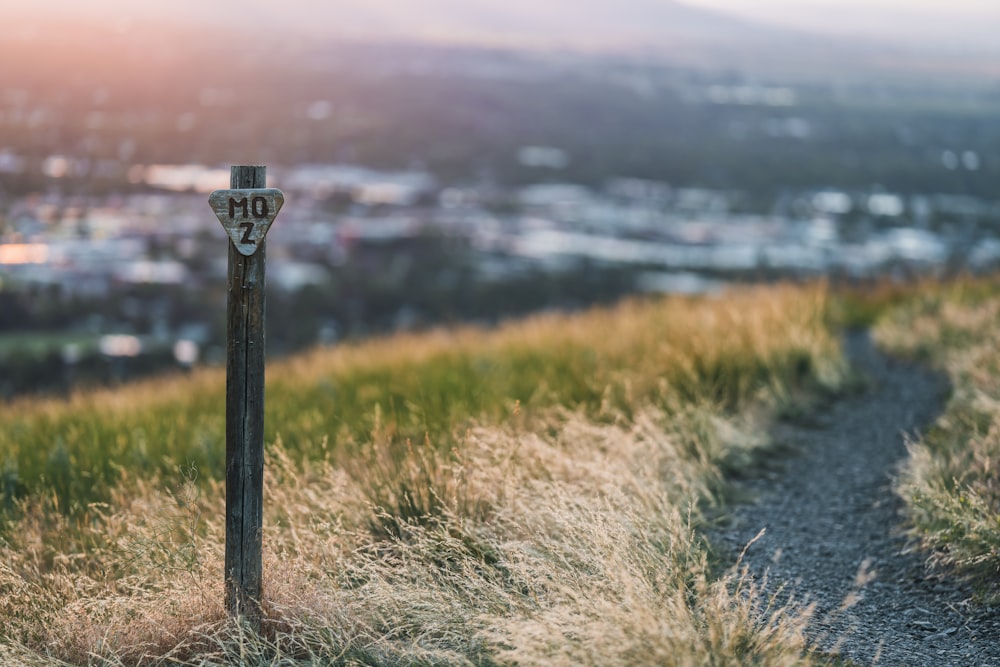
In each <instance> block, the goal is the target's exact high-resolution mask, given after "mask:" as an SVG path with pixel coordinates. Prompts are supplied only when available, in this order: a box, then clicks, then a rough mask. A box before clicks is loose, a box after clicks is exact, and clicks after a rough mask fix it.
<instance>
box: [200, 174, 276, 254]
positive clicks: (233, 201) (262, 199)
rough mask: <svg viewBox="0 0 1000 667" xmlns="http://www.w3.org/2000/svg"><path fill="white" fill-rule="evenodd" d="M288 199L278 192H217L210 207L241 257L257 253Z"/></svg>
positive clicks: (264, 190)
mask: <svg viewBox="0 0 1000 667" xmlns="http://www.w3.org/2000/svg"><path fill="white" fill-rule="evenodd" d="M284 202H285V197H284V195H283V194H282V192H281V190H277V189H275V188H256V189H247V190H216V191H215V192H213V193H212V194H211V195H209V197H208V203H209V204H211V206H212V210H213V211H215V215H216V217H217V218H219V222H221V223H222V227H223V228H224V229H225V230H226V233H227V234H229V238H230V239H231V240H232V242H233V245H235V246H236V250H238V251H239V253H240V254H241V255H245V256H247V257H249V256H250V255H252V254H254V253H255V252H256V251H257V247H258V246H259V244H260V243H261V242H263V240H264V237H265V236H266V235H267V230H268V229H270V227H271V223H272V222H273V221H274V218H275V216H276V215H278V211H279V210H280V209H281V205H282V204H283V203H284Z"/></svg>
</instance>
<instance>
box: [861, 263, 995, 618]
mask: <svg viewBox="0 0 1000 667" xmlns="http://www.w3.org/2000/svg"><path fill="white" fill-rule="evenodd" d="M875 335H876V339H877V340H878V342H879V343H880V344H881V345H882V346H883V347H884V348H886V349H887V350H889V351H890V352H893V353H895V354H898V355H905V356H909V357H911V358H914V359H918V360H920V361H923V362H926V363H931V364H934V365H936V366H938V367H939V368H941V369H942V370H943V371H944V372H946V373H947V374H948V377H949V379H950V381H951V384H952V387H953V391H952V396H951V398H950V400H949V402H948V406H947V409H946V411H945V413H944V415H942V417H941V418H940V419H939V420H938V421H937V423H936V424H935V425H934V428H933V429H931V430H930V431H929V432H928V433H926V434H925V435H924V436H923V437H922V438H921V439H920V440H919V441H917V442H914V443H913V444H912V445H911V447H910V460H909V462H908V465H907V467H906V470H905V472H904V475H903V476H902V478H901V480H900V482H899V491H900V493H901V494H902V496H903V497H904V498H905V500H906V502H907V504H908V506H909V510H910V518H911V520H912V522H913V527H914V534H915V536H917V537H918V538H919V539H920V540H921V541H922V543H923V544H924V545H925V546H926V547H928V548H930V549H931V550H932V554H933V556H934V560H936V561H937V562H938V563H940V564H943V565H945V566H947V567H950V568H953V569H955V570H957V571H959V572H961V573H964V574H966V575H968V576H970V577H972V578H973V579H974V580H975V581H977V582H978V583H979V584H980V591H981V594H982V595H983V596H984V598H986V599H990V600H992V601H996V600H997V599H998V596H1000V583H998V582H1000V577H998V574H1000V475H998V467H997V466H998V463H1000V294H998V290H997V289H996V286H995V285H994V284H991V283H990V282H985V281H984V282H967V283H961V284H956V285H950V286H947V287H942V286H937V287H934V286H930V285H927V286H925V289H923V290H921V293H920V296H918V297H914V298H911V299H910V300H909V301H908V302H907V303H905V304H904V305H901V306H899V307H897V308H895V309H893V310H891V311H890V312H889V313H888V314H887V315H886V316H885V317H883V318H882V319H881V320H880V322H879V324H878V326H877V327H876V329H875Z"/></svg>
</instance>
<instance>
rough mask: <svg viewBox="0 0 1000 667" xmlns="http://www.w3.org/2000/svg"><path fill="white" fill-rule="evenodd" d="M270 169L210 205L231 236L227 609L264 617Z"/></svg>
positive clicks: (251, 619)
mask: <svg viewBox="0 0 1000 667" xmlns="http://www.w3.org/2000/svg"><path fill="white" fill-rule="evenodd" d="M266 181H267V168H266V167H244V166H235V167H232V169H231V174H230V181H229V183H230V187H231V188H232V189H231V190H216V191H215V192H213V193H212V194H211V195H209V197H208V201H209V204H210V205H211V206H212V210H213V211H215V215H216V216H218V218H219V221H220V222H221V223H222V226H223V227H224V228H225V230H226V232H227V233H228V234H229V239H230V243H229V277H228V282H227V288H228V304H227V308H226V317H227V320H226V558H225V568H226V570H225V584H226V609H227V610H228V611H229V615H230V616H233V617H240V616H242V617H243V618H244V619H245V620H246V621H247V623H249V624H250V626H251V627H252V628H254V630H258V631H259V630H260V618H261V608H260V601H261V569H262V568H261V527H262V524H263V498H264V237H265V236H266V235H267V230H268V229H269V228H270V227H271V223H272V222H273V221H274V217H275V216H276V215H277V214H278V210H279V209H280V208H281V205H282V204H283V203H284V196H283V195H282V193H281V191H280V190H275V189H273V188H265V185H266Z"/></svg>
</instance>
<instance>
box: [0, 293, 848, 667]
mask: <svg viewBox="0 0 1000 667" xmlns="http://www.w3.org/2000/svg"><path fill="white" fill-rule="evenodd" d="M825 301H826V294H825V292H824V291H823V289H821V288H813V289H795V288H772V289H748V290H743V291H737V292H733V293H730V294H727V295H725V296H722V297H718V298H707V299H682V298H671V299H663V300H657V301H635V302H629V303H625V304H623V305H621V306H618V307H616V308H613V309H607V310H597V311H592V312H588V313H583V314H578V315H572V316H570V315H545V316H540V317H536V318H533V319H530V320H527V321H524V322H519V323H514V324H510V325H508V326H504V327H501V328H499V329H497V330H493V331H479V330H475V329H464V330H460V331H441V332H436V333H431V334H427V335H419V336H403V337H396V338H389V339H385V340H379V341H374V342H369V343H363V344H358V345H351V346H342V347H338V348H334V349H324V350H316V351H314V352H311V353H309V354H307V355H304V356H301V357H298V358H295V359H292V360H289V361H285V362H281V363H274V364H272V365H270V366H269V367H268V383H267V410H268V413H267V425H268V435H267V443H268V444H267V450H268V452H267V453H268V460H267V464H266V475H267V479H266V482H265V529H264V530H265V534H264V545H265V547H264V548H265V571H264V576H265V600H264V607H265V614H266V620H265V627H264V630H263V632H262V634H261V635H260V636H257V635H254V634H251V633H247V632H246V631H244V630H243V629H242V628H240V627H239V626H238V625H234V624H232V623H229V622H227V621H226V619H225V614H224V611H223V608H222V564H221V560H222V548H223V535H224V526H223V523H224V521H223V519H224V517H223V512H224V507H223V506H224V500H223V496H224V494H223V490H222V485H221V482H220V481H219V479H220V477H221V474H222V464H223V461H222V460H223V457H224V453H223V450H224V424H223V419H224V418H223V404H224V400H223V398H224V396H223V394H224V384H225V383H224V374H223V373H222V372H221V371H218V370H202V371H198V372H196V373H194V374H192V375H190V376H185V377H177V378H174V379H171V380H158V381H152V382H148V383H143V384H138V385H132V386H128V387H124V388H121V389H119V390H116V391H95V392H87V393H80V394H77V395H75V396H73V397H72V398H70V399H69V400H65V401H26V402H21V403H17V404H14V405H10V406H6V407H4V408H2V411H0V420H2V423H3V425H4V427H3V429H2V431H0V458H2V460H3V489H4V490H3V493H4V503H5V506H6V509H5V511H4V512H5V513H4V515H3V516H4V519H3V522H4V526H3V531H2V533H0V534H2V538H0V540H2V541H0V552H2V554H0V617H2V618H4V620H5V622H4V624H3V625H2V626H0V662H16V663H23V664H37V665H55V664H64V662H62V661H65V662H68V663H69V664H87V663H93V664H110V665H119V664H126V665H134V664H199V665H202V664H204V665H208V664H220V665H221V664H231V663H233V662H246V663H250V664H289V665H294V664H317V663H319V664H331V663H332V664H393V665H397V664H456V665H468V664H513V663H517V664H545V665H550V664H557V665H558V664H567V665H569V664H573V665H576V664H600V665H614V664H622V665H625V664H637V663H640V664H716V665H725V664H748V663H758V664H768V665H782V664H787V665H799V664H812V662H813V661H814V658H813V657H811V656H810V655H809V653H808V651H807V649H806V646H805V642H804V639H803V636H802V634H801V630H802V626H801V623H802V619H801V618H797V617H795V616H794V615H793V614H790V613H788V612H787V610H783V609H777V608H776V609H760V608H757V607H756V606H755V605H757V604H759V603H758V602H755V597H754V596H752V595H750V594H749V592H748V590H747V584H746V583H744V582H743V581H742V580H741V579H740V578H739V576H738V574H737V573H730V574H728V575H725V576H724V577H722V578H721V579H719V578H717V577H715V576H713V575H712V574H711V573H710V567H709V564H708V551H707V546H706V545H705V543H704V541H703V540H702V539H701V538H700V537H699V536H698V532H697V529H698V526H699V522H700V521H701V518H700V513H699V512H700V510H701V509H702V508H704V507H705V506H706V504H710V503H712V502H713V498H714V497H715V494H716V492H717V491H718V490H719V488H720V484H719V481H720V479H721V474H722V473H721V471H722V470H724V469H727V468H730V469H731V468H738V467H740V466H743V465H747V464H748V463H749V462H750V461H752V460H753V457H754V453H755V452H756V451H757V450H759V449H760V448H762V447H766V446H767V444H768V443H767V440H766V437H765V436H764V435H763V434H764V433H765V432H766V429H767V425H768V420H769V419H770V418H771V417H772V416H773V415H774V414H775V413H776V411H778V410H782V409H787V408H790V407H794V403H795V401H796V400H799V397H803V396H809V395H814V394H815V393H816V392H822V391H826V390H830V389H836V388H837V387H838V386H839V385H840V384H841V383H842V382H843V381H844V379H845V376H846V369H845V367H844V363H843V360H842V358H841V356H840V351H839V346H838V344H837V341H836V338H835V336H834V335H833V334H831V332H830V331H829V330H828V328H827V326H826V324H825V318H826V313H827V309H826V304H825Z"/></svg>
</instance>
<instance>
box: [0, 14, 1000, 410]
mask: <svg viewBox="0 0 1000 667" xmlns="http://www.w3.org/2000/svg"><path fill="white" fill-rule="evenodd" d="M10 4H14V3H10ZM0 25H2V30H0V399H9V398H11V397H14V396H18V395H22V394H27V393H37V392H46V393H52V392H55V393H59V392H65V391H67V390H69V389H70V388H72V387H74V386H78V385H80V384H85V385H90V384H101V383H109V382H111V383H113V382H118V381H122V380H125V379H129V378H133V377H138V376H142V375H147V374H150V373H154V372H162V371H168V370H176V369H179V368H189V367H191V366H193V365H196V364H205V363H207V364H221V363H224V359H225V328H224V327H225V289H226V285H225V281H226V256H227V252H226V243H227V238H226V236H225V233H224V231H223V229H222V227H221V225H220V224H219V222H218V220H217V219H216V218H215V216H214V215H213V214H212V211H211V210H210V209H209V207H208V204H207V195H208V193H209V192H210V191H212V190H214V189H218V188H226V187H228V185H229V169H228V168H229V165H232V164H265V165H267V166H268V185H269V186H271V187H277V188H280V189H282V190H283V191H284V193H285V198H286V203H285V206H284V208H283V209H282V212H281V214H280V215H279V216H278V218H277V220H276V221H275V224H274V226H273V227H272V229H271V232H270V234H269V236H268V244H267V245H268V250H267V253H268V254H267V258H268V268H267V274H268V290H269V292H268V302H267V312H268V331H267V342H268V353H269V354H270V355H283V354H288V353H291V352H294V351H296V350H299V349H303V348H305V347H308V346H312V345H330V344H335V343H338V342H341V341H345V340H352V339H357V338H360V337H364V336H369V335H374V334H378V333H382V332H391V331H398V330H409V329H420V328H426V327H430V326H437V325H441V324H450V323H457V322H471V323H482V324H486V325H488V324H491V323H495V322H497V321H499V320H501V319H503V318H507V317H512V316H517V315H519V314H523V313H526V312H529V311H535V310H541V309H552V308H558V309H573V308H581V307H584V306H587V305H590V304H594V303H602V302H609V301H613V300H615V299H619V298H621V297H622V296H624V295H629V294H639V293H659V292H680V293H697V294H700V293H711V292H713V291H716V290H719V289H722V288H724V287H725V285H727V284H729V283H732V282H738V281H773V280H802V279H813V278H818V277H827V278H828V279H829V280H831V281H835V282H844V283H852V284H865V283H866V282H868V281H876V280H900V281H902V280H911V279H914V278H918V277H923V276H944V275H953V274H957V273H963V272H976V273H978V272H986V271H991V270H994V269H995V268H997V266H998V264H1000V236H998V230H1000V192H998V183H1000V123H998V122H997V118H998V117H1000V46H997V45H998V44H1000V42H997V41H996V39H995V35H994V34H991V33H995V31H996V28H997V27H1000V5H997V4H996V3H994V2H989V3H987V2H976V1H975V0H965V1H964V2H963V1H961V0H955V1H953V2H951V3H947V5H946V6H943V7H942V6H940V4H939V3H934V4H932V3H922V2H918V1H916V0H909V1H907V2H898V1H894V0H880V1H878V2H876V1H875V0H872V1H871V2H864V3H863V2H860V0H855V1H853V2H850V1H848V0H844V1H842V2H832V1H828V2H823V1H822V0H820V1H817V2H809V1H808V0H802V1H801V2H791V0H770V1H767V2H765V1H764V0H761V1H760V2H754V3H746V2H742V1H739V2H738V1H736V0H702V1H700V2H696V1H695V0H690V2H686V3H681V2H671V1H669V0H659V1H657V0H617V1H616V2H614V3H611V2H580V1H576V2H569V1H568V0H556V1H550V2H547V3H544V4H542V3H538V2H532V3H528V2H520V1H517V0H514V1H508V2H506V3H497V2H491V1H489V0H475V1H474V0H464V1H462V2H457V1H454V0H423V1H422V2H413V3H405V4H404V3H401V2H391V1H388V0H379V1H375V0H367V1H365V2H361V1H359V0H343V1H341V2H325V3H319V2H309V1H307V0H287V1H285V2H282V3H265V2H254V1H252V0H247V1H245V2H241V3H235V2H228V1H223V2H215V3H204V2H197V3H196V2H193V1H191V0H175V1H173V2H170V3H165V2H164V3H152V2H150V3H131V2H130V3H125V2H115V1H112V0H98V1H95V2H89V3H76V2H72V3H70V2H57V1H55V0H50V1H48V2H45V1H42V2H36V3H32V6H30V7H29V6H27V5H25V6H24V7H11V6H7V7H3V8H0Z"/></svg>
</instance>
